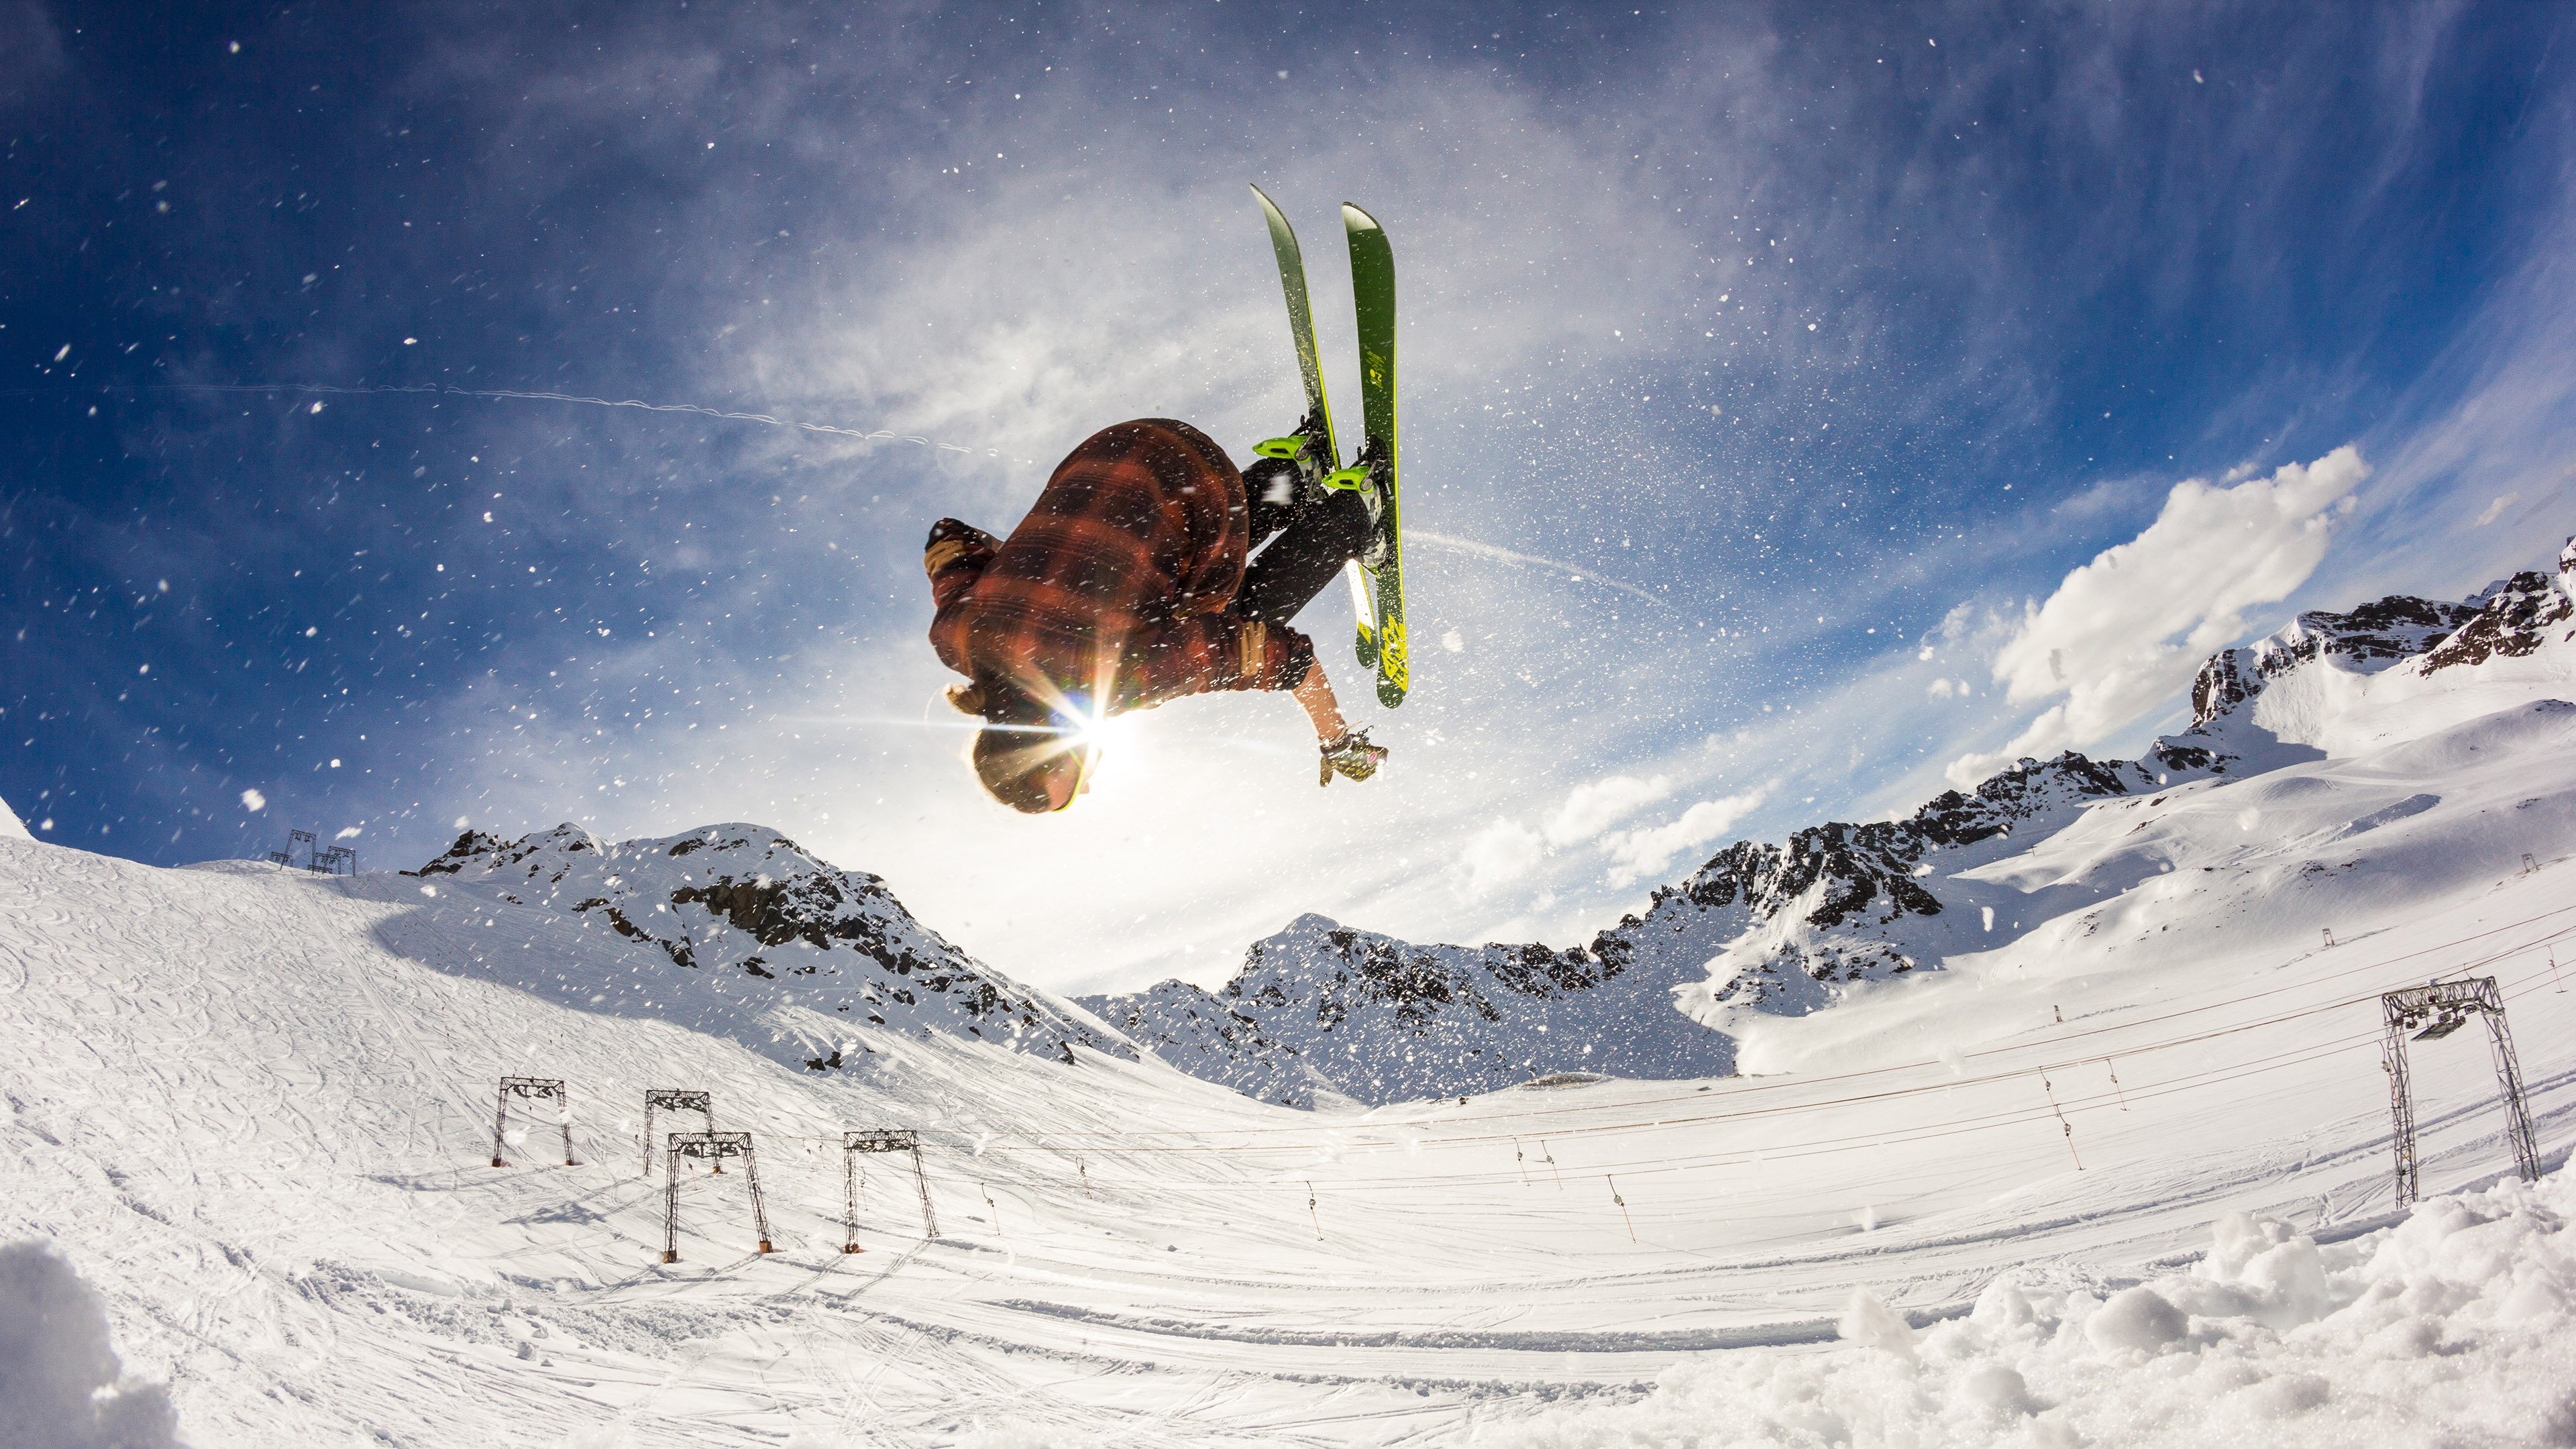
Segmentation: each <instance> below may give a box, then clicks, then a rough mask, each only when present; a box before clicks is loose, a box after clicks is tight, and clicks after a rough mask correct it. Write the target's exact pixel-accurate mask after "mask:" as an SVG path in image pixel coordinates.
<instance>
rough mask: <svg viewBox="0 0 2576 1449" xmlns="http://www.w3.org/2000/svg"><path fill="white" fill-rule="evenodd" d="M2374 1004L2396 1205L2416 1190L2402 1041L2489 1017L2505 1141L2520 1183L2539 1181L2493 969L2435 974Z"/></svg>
mask: <svg viewBox="0 0 2576 1449" xmlns="http://www.w3.org/2000/svg"><path fill="white" fill-rule="evenodd" d="M2379 1010H2380V1016H2381V1019H2382V1021H2383V1022H2384V1023H2385V1025H2386V1029H2387V1034H2386V1035H2385V1036H2383V1037H2382V1038H2381V1039H2380V1044H2379V1065H2380V1069H2381V1070H2382V1071H2384V1072H2386V1073H2388V1106H2389V1111H2390V1113H2391V1115H2392V1116H2393V1117H2394V1119H2395V1124H2396V1133H2395V1137H2394V1141H2393V1149H2392V1150H2393V1151H2394V1152H2395V1154H2396V1158H2397V1205H2398V1206H2399V1207H2405V1206H2406V1205H2408V1204H2409V1203H2412V1202H2414V1201H2415V1198H2416V1195H2417V1162H2416V1152H2415V1091H2414V1078H2413V1075H2412V1072H2411V1070H2410V1068H2409V1066H2408V1063H2407V1059H2406V1043H2407V1042H2408V1041H2410V1040H2412V1041H2440V1040H2441V1039H2442V1038H2444V1037H2446V1036H2449V1035H2451V1034H2452V1033H2453V1032H2456V1031H2458V1030H2459V1029H2460V1028H2462V1027H2464V1026H2466V1025H2468V1024H2469V1019H2470V1018H2471V1017H2473V1016H2474V1017H2478V1018H2481V1019H2483V1020H2484V1021H2485V1022H2486V1027H2487V1053H2488V1055H2489V1056H2490V1057H2492V1058H2493V1059H2494V1061H2495V1071H2496V1090H2497V1094H2498V1095H2499V1096H2501V1097H2502V1098H2503V1099H2504V1111H2505V1141H2506V1143H2507V1145H2508V1146H2509V1147H2510V1148H2511V1149H2512V1151H2513V1166H2514V1170H2515V1171H2516V1172H2518V1173H2520V1174H2521V1176H2522V1179H2523V1180H2524V1181H2525V1182H2538V1181H2539V1180H2540V1148H2539V1145H2538V1143H2537V1141H2536V1140H2535V1139H2534V1137H2533V1135H2532V1131H2531V1105H2530V1103H2529V1102H2528V1101H2527V1100H2526V1099H2525V1097H2524V1094H2523V1089H2522V1063H2521V1061H2520V1060H2519V1059H2517V1058H2516V1057H2515V1055H2514V1051H2513V1033H2512V1032H2511V1031H2510V1030H2509V1029H2507V1027H2506V1026H2505V1020H2504V993H2503V992H2502V991H2499V990H2498V989H2496V979H2495V978H2494V977H2492V976H2478V977H2472V978H2470V979H2468V980H2464V981H2432V982H2428V983H2426V984H2424V985H2422V986H2409V987H2406V988H2404V989H2402V990H2398V991H2390V992H2386V993H2383V994H2382V995H2381V996H2380V998H2379Z"/></svg>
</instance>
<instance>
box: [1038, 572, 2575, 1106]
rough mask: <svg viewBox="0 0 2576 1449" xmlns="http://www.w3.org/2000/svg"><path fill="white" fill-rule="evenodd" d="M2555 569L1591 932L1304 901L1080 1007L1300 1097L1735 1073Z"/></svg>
mask: <svg viewBox="0 0 2576 1449" xmlns="http://www.w3.org/2000/svg"><path fill="white" fill-rule="evenodd" d="M2560 565H2561V573H2560V574H2559V575H2558V576H2557V577H2552V576H2551V575H2548V574H2545V573H2541V572H2537V571H2533V572H2526V573H2521V574H2516V575H2515V576H2513V577H2512V578H2509V579H2505V580H2502V581H2500V582H2498V583H2496V584H2494V585H2491V586H2489V587H2488V588H2487V589H2485V590H2482V591H2481V592H2479V593H2478V594H2475V595H2472V596H2471V597H2470V598H2468V599H2466V600H2464V601H2461V602H2459V603H2444V602H2437V601H2433V600H2427V599H2419V598H2413V597H2409V596H2404V595H2392V596H2390V597H2388V598H2384V599H2380V600H2377V601H2375V602H2372V603H2369V604H2365V605H2363V606H2361V607H2359V608H2357V609H2354V610H2351V611H2350V612H2348V613H2333V612H2327V611H2316V612H2311V613H2306V614H2302V615H2300V616H2299V617H2298V618H2297V619H2296V620H2294V621H2293V622H2292V623H2291V624H2290V625H2289V626H2287V627H2286V628H2284V629H2282V630H2281V631H2279V632H2278V633H2275V634H2273V635H2271V636H2270V637H2268V638H2266V639H2263V640H2260V641H2258V642H2256V643H2255V644H2252V645H2249V646H2246V647H2243V648H2237V649H2227V650H2221V651H2219V652H2218V653H2217V654H2215V655H2212V656H2211V657H2210V659H2209V660H2208V661H2207V663H2206V664H2204V665H2203V667H2202V669H2201V671H2200V673H2199V676H2198V678H2197V680H2196V681H2195V683H2194V686H2193V689H2192V705H2193V722H2192V725H2191V727H2190V728H2189V729H2188V730H2186V731H2184V732H2183V733H2182V734H2180V735H2176V736H2170V737H2166V738H2163V739H2159V740H2158V741H2156V742H2155V744H2154V745H2153V746H2152V747H2151V748H2150V749H2149V751H2148V752H2147V754H2146V755H2145V756H2144V757H2143V758H2141V759H2137V760H2120V761H2102V760H2093V759H2089V758H2087V757H2085V756H2084V755H2081V754H2078V753H2075V752H2073V751H2069V752H2067V753H2065V754H2062V755H2060V756H2058V757H2057V758H2055V759H2052V760H2045V761H2042V760H2035V759H2024V760H2022V761H2020V762H2018V763H2017V764H2016V765H2014V766H2013V767H2012V768H2010V769H2007V770H2004V771H2002V772H2000V773H1998V774H1996V775H1994V776H1992V777H1991V778H1989V779H1987V780H1986V781H1984V782H1983V783H1981V784H1980V785H1978V787H1977V788H1976V789H1975V790H1974V791H1973V792H1964V793H1963V792H1961V791H1957V790H1951V791H1945V792H1943V793H1942V794H1940V795H1938V796H1936V797H1934V798H1933V799H1932V800H1930V801H1929V802H1927V803H1925V804H1924V805H1923V806H1922V807H1921V808H1920V809H1918V810H1916V811H1915V812H1914V813H1913V814H1912V815H1911V816H1908V817H1906V818H1903V819H1898V820H1887V821H1870V822H1863V823H1857V824H1855V823H1848V822H1839V821H1837V822H1829V823H1826V824H1822V825H1816V826H1811V827H1808V828H1806V829H1803V830H1800V831H1797V832H1796V833H1794V834H1792V835H1791V836H1790V837H1789V839H1788V840H1787V841H1786V842H1784V843H1780V844H1772V843H1768V842H1759V841H1738V842H1736V843H1735V844H1733V845H1730V846H1728V847H1726V848H1725V849H1724V850H1721V851H1719V852H1718V853H1717V854H1716V855H1715V856H1714V857H1712V858H1711V859H1710V860H1709V861H1708V862H1707V863H1706V864H1704V865H1702V866H1701V867H1700V868H1699V869H1698V870H1697V871H1695V872H1693V873H1692V874H1691V875H1690V876H1689V877H1688V878H1686V879H1685V880H1683V881H1681V882H1680V883H1678V884H1675V885H1669V886H1665V887H1662V888H1659V889H1657V890H1656V891H1654V892H1653V894H1652V895H1651V897H1650V898H1649V900H1648V902H1647V905H1646V908H1645V910H1644V911H1643V912H1642V913H1632V914H1629V915H1627V916H1624V917H1622V918H1621V920H1620V921H1619V923H1618V924H1617V925H1616V926H1614V927H1612V928H1610V929H1609V930H1606V931H1603V932H1601V933H1599V934H1598V935H1596V936H1594V937H1593V939H1592V940H1591V941H1590V942H1588V943H1586V944H1584V945H1581V946H1575V947H1569V948H1556V947H1550V946H1546V945H1541V944H1529V945H1484V946H1455V945H1416V944H1412V943H1409V942H1405V941H1401V940H1397V939H1395V938H1393V937H1389V936H1384V935H1380V934H1377V933H1374V932H1368V931H1360V930H1354V929H1351V928H1349V927H1345V926H1342V925H1340V924H1338V923H1336V922H1333V921H1331V920H1328V919H1326V918H1324V917H1322V916H1314V915H1309V916H1304V917H1300V918H1299V919H1298V920H1297V921H1295V922H1293V923H1292V924H1290V925H1289V926H1288V928H1287V929H1285V930H1283V931H1281V932H1280V933H1278V934H1277V935H1275V936H1272V937H1270V938H1268V939H1266V940H1264V941H1261V942H1258V943H1256V944H1255V945H1253V946H1252V947H1251V949H1250V950H1249V952H1248V953H1247V954H1246V957H1245V960H1244V964H1243V966H1242V967H1241V969H1240V970H1238V971H1237V973H1236V974H1235V976H1234V977H1233V979H1232V980H1230V981H1228V982H1227V983H1226V984H1225V985H1224V986H1223V987H1221V988H1219V989H1218V990H1216V991H1207V990H1204V989H1202V988H1199V987H1197V986H1194V985H1191V984H1189V983H1186V982H1181V981H1165V982H1162V983H1160V984H1159V985H1156V986H1154V987H1151V988H1149V989H1147V990H1144V991H1140V992H1135V993H1130V994H1125V995H1117V996H1095V997H1085V998H1082V1002H1083V1004H1084V1005H1086V1006H1088V1007H1090V1008H1091V1009H1092V1010H1093V1011H1094V1012H1096V1013H1098V1014H1099V1015H1100V1016H1101V1017H1102V1018H1104V1019H1105V1020H1107V1021H1109V1022H1112V1023H1114V1024H1115V1025H1116V1026H1118V1027H1119V1028H1120V1029H1122V1030H1124V1031H1125V1032H1126V1033H1127V1034H1128V1035H1130V1036H1132V1037H1133V1038H1135V1039H1136V1040H1137V1041H1138V1042H1140V1043H1142V1044H1143V1045H1144V1046H1146V1047H1147V1048H1148V1049H1150V1050H1152V1051H1154V1052H1155V1053H1157V1054H1158V1055H1160V1056H1162V1057H1163V1058H1164V1059H1165V1060H1167V1061H1170V1062H1171V1063H1173V1064H1174V1065H1176V1066H1178V1067H1180V1068H1181V1069H1182V1070H1183V1071H1186V1072H1190V1073H1192V1074H1193V1075H1197V1076H1200V1077H1204V1078H1208V1079H1210V1080H1213V1081H1217V1082H1222V1083H1224V1084H1226V1085H1228V1086H1231V1087H1234V1088H1235V1089H1237V1090H1239V1091H1242V1092H1245V1093H1247V1094H1249V1095H1252V1096H1255V1097H1260V1098H1263V1099H1265V1100H1269V1101H1274V1102H1280V1103H1285V1104H1289V1105H1296V1106H1312V1105H1316V1104H1318V1103H1321V1102H1327V1101H1331V1100H1334V1099H1336V1098H1347V1099H1351V1100H1356V1101H1359V1102H1364V1103H1372V1104H1374V1103H1383V1102H1390V1101H1400V1100H1405V1099H1407V1098H1414V1097H1422V1096H1433V1095H1446V1094H1451V1093H1465V1092H1473V1091H1485V1090H1491V1089H1493V1088H1495V1087H1498V1086H1502V1085H1506V1084H1509V1083H1513V1082H1518V1081H1526V1080H1529V1079H1532V1078H1540V1077H1545V1076H1548V1075H1550V1074H1557V1073H1564V1072H1569V1071H1578V1072H1599V1073H1605V1074H1615V1075H1621V1076H1636V1077H1658V1078H1668V1077H1689V1076H1702V1075H1709V1074H1713V1073H1720V1072H1725V1071H1729V1070H1732V1068H1733V1064H1734V1058H1735V1050H1736V1034H1737V1033H1736V1031H1735V1030H1734V1028H1738V1027H1740V1026H1741V1025H1742V1024H1743V1022H1744V1021H1745V1020H1746V1019H1747V1017H1748V1015H1749V1014H1754V1013H1767V1014H1772V1015H1803V1014H1805V1013H1807V1012H1811V1011H1815V1010H1818V1009H1820V1008H1822V1007H1825V1006H1828V1005H1830V1004H1832V1003H1833V1002H1835V1001H1836V1000H1839V999H1841V998H1842V997H1843V996H1844V995H1846V994H1848V993H1849V991H1851V990H1852V989H1853V988H1854V987H1855V986H1857V985H1859V984H1862V983H1867V982H1878V981H1887V980H1892V979H1895V978H1898V977H1902V976H1905V975H1907V974H1909V973H1912V972H1915V971H1920V970H1936V969H1938V968H1939V966H1940V963H1941V961H1942V959H1943V958H1944V957H1945V956H1947V955H1949V954H1952V953H1955V952H1960V951H1970V950H1984V949H1990V948H1992V947H1995V946H1999V945H2002V944H2005V943H2006V942H2008V941H2010V940H2012V939H2014V938H2015V937H2016V936H2017V935H2018V934H2020V933H2022V932H2024V931H2027V930H2031V929H2036V928H2037V927H2039V926H2040V925H2041V924H2043V922H2044V921H2046V920H2047V919H2050V918H2052V917H2054V916H2057V915H2060V914H2063V913H2064V912H2065V911H2066V910H2068V909H2080V908H2081V907H2082V906H2084V905H2085V904H2088V903H2089V901H2090V900H2091V899H2093V898H2094V896H2087V895H2085V892H2086V891H2088V890H2089V891H2092V892H2094V893H2095V895H2098V894H2100V893H2102V892H2104V891H2107V890H2109V889H2110V888H2111V887H2110V886H2108V885H2096V886H2089V887H2088V886H2063V887H2050V888H2048V889H2045V890H2039V891H2031V890H2024V889H2019V888H2016V887H2015V886H2013V885H2010V884H2006V883H2003V882H2002V881H1999V880H1991V879H1986V878H1983V877H1982V876H1981V875H1980V874H1979V872H1978V868H1979V867H1981V866H1984V865H1988V864H1990V863H1992V862H1994V861H1996V860H1998V859H2000V858H2001V857H2003V856H2006V855H2009V854H2012V853H2014V852H2016V851H2021V850H2026V849H2028V848H2029V847H2030V846H2031V845H2032V844H2033V843H2035V842H2037V841H2039V840H2042V839H2045V838H2046V837H2047V836H2049V835H2050V834H2053V833H2054V832H2056V831H2058V830H2060V829H2063V828H2065V827H2066V826H2068V825H2070V824H2072V823H2073V822H2074V821H2076V820H2078V819H2080V818H2081V817H2082V816H2083V814H2084V812H2085V811H2086V810H2087V809H2089V808H2091V807H2092V806H2094V805H2097V804H2100V803H2101V802H2104V801H2108V800H2113V799H2118V798H2122V797H2128V796H2135V795H2139V794H2143V793H2148V792H2162V791H2167V790H2175V789H2184V788H2190V787H2191V786H2193V784H2194V783H2195V782H2199V781H2206V780H2211V779H2217V778H2223V777H2227V776H2229V775H2231V774H2242V773H2251V772H2259V771H2261V770H2264V769H2268V768H2271V767H2273V766H2274V765H2276V764H2278V763H2281V762H2282V761H2283V760H2284V759H2286V758H2289V757H2293V756H2297V755H2304V756H2305V757H2308V758H2314V757H2315V753H2316V752H2315V751H2313V750H2304V751H2303V750H2300V749H2298V748H2297V747H2296V746H2294V745H2293V746H2285V745H2284V744H2283V743H2282V742H2281V741H2280V740H2278V739H2276V738H2275V737H2274V736H2273V735H2272V734H2271V733H2270V732H2269V731H2268V730H2266V729H2264V728H2262V727H2260V726H2258V725H2257V724H2255V723H2254V721H2253V718H2252V715H2253V711H2252V710H2251V709H2249V708H2248V705H2249V702H2251V701H2254V700H2256V699H2257V698H2258V697H2259V696H2260V695H2262V694H2263V692H2264V691H2265V690H2266V688H2268V687H2269V686H2271V685H2272V684H2274V683H2275V682H2276V681H2279V680H2281V679H2283V678H2285V677H2287V676H2289V675H2291V674H2293V673H2294V672H2297V671H2300V670H2302V669H2307V668H2310V667H2317V666H2321V667H2323V668H2326V669H2330V670H2336V671H2341V672H2344V673H2349V674H2373V673H2379V672H2384V671H2390V670H2397V669H2407V670H2413V671H2418V672H2419V673H2422V674H2432V673H2438V672H2440V671H2442V670H2445V669H2453V668H2460V667H2466V666H2473V665H2478V664H2481V663H2484V662H2486V661H2488V660H2491V659H2495V658H2498V657H2503V658H2519V657H2521V656H2524V655H2528V654H2530V653H2532V652H2533V651H2535V650H2537V649H2539V648H2540V647H2541V645H2542V644H2543V643H2545V642H2547V640H2548V638H2549V636H2550V635H2551V634H2552V633H2553V632H2555V631H2557V630H2558V629H2559V626H2561V625H2562V624H2564V623H2565V622H2566V621H2567V620H2568V618H2569V615H2570V614H2571V612H2576V608H2571V604H2570V600H2569V595H2568V592H2567V585H2566V582H2565V580H2566V577H2567V574H2568V573H2569V572H2570V571H2576V540H2570V542H2569V545H2568V548H2567V550H2566V551H2565V552H2564V553H2562V555H2561V559H2560ZM2566 632H2567V633H2568V635H2569V637H2571V638H2576V630H2569V631H2566ZM2070 892H2071V893H2072V894H2071V895H2070V894H2069V893H2070ZM2060 897H2064V898H2063V899H2061V898H2060Z"/></svg>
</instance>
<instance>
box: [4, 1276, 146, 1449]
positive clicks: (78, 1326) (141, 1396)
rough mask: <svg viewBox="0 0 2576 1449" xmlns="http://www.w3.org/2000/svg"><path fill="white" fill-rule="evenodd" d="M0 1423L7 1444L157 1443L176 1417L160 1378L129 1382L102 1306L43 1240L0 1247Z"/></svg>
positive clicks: (105, 1446) (60, 1447) (41, 1448)
mask: <svg viewBox="0 0 2576 1449" xmlns="http://www.w3.org/2000/svg"><path fill="white" fill-rule="evenodd" d="M0 1400H5V1401H6V1402H7V1404H8V1411H7V1418H6V1421H5V1422H0V1445H6V1446H7V1449H160V1446H163V1445H170V1446H176V1445H177V1444H178V1442H179V1441H178V1438H177V1433H178V1427H179V1416H178V1413H177V1411H176V1410H174V1409H172V1408H171V1407H170V1396H169V1394H168V1393H167V1392H166V1391H164V1390H163V1389H162V1388H161V1386H160V1385H158V1384H141V1383H133V1382H130V1381H128V1379H127V1377H126V1374H125V1370H124V1367H123V1365H122V1364H120V1363H119V1362H118V1360H117V1357H116V1349H115V1348H114V1347H113V1346H111V1345H110V1344H109V1342H108V1333H107V1304H106V1301H105V1300H103V1299H102V1298H100V1297H99V1295H98V1291H97V1290H96V1289H94V1288H92V1287H90V1286H89V1285H88V1284H87V1283H84V1282H82V1281H81V1278H80V1274H79V1273H77V1272H75V1271H73V1269H72V1265H71V1264H70V1263H68V1262H66V1261H64V1260H63V1258H62V1256H61V1255H60V1254H58V1253H56V1252H55V1251H54V1250H53V1249H52V1248H51V1247H50V1246H49V1245H47V1244H45V1243H42V1242H38V1241H33V1240H30V1241H26V1242H18V1243H10V1244H8V1245H6V1246H5V1247H0Z"/></svg>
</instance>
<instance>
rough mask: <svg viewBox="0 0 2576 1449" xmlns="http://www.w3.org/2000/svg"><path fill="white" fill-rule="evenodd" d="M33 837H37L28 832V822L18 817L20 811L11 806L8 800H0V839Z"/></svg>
mask: <svg viewBox="0 0 2576 1449" xmlns="http://www.w3.org/2000/svg"><path fill="white" fill-rule="evenodd" d="M33 839H35V837H34V836H32V835H29V834H28V833H27V824H26V822H25V821H23V820H20V819H19V818H18V812H17V811H15V810H12V809H10V808H9V802H8V801H6V800H0V840H33Z"/></svg>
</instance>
